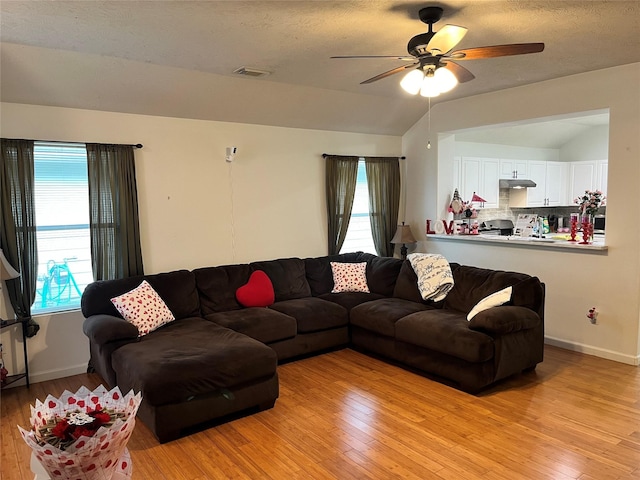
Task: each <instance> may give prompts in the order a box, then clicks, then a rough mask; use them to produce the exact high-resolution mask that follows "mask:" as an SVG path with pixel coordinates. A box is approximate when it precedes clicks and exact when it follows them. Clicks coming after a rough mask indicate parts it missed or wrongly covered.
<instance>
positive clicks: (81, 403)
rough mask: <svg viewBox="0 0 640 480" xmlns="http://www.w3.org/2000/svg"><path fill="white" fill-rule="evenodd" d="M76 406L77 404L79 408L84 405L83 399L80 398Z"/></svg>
mask: <svg viewBox="0 0 640 480" xmlns="http://www.w3.org/2000/svg"><path fill="white" fill-rule="evenodd" d="M78 406H79V407H80V408H82V407H84V400H80V401H79V402H78Z"/></svg>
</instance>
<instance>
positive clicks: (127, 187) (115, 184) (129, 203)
mask: <svg viewBox="0 0 640 480" xmlns="http://www.w3.org/2000/svg"><path fill="white" fill-rule="evenodd" d="M87 161H88V174H89V229H90V233H91V262H92V265H93V276H94V279H95V280H112V279H116V278H124V277H130V276H134V275H142V274H143V273H144V271H143V267H142V251H141V247H140V223H139V219H138V192H137V187H136V170H135V162H134V155H133V147H132V146H130V145H99V144H87Z"/></svg>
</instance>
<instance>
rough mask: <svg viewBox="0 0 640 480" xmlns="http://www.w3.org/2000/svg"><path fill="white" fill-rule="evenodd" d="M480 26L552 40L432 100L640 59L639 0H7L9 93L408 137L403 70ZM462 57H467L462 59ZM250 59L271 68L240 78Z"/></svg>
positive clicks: (483, 34)
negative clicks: (438, 34)
mask: <svg viewBox="0 0 640 480" xmlns="http://www.w3.org/2000/svg"><path fill="white" fill-rule="evenodd" d="M427 5H439V6H442V7H443V8H444V10H445V13H444V17H443V19H442V20H441V21H440V22H438V23H437V24H436V25H435V28H434V29H435V30H439V29H440V28H441V27H442V26H443V25H445V24H447V23H449V24H455V25H461V26H465V27H467V28H468V29H469V32H468V34H467V35H466V37H465V38H464V39H463V40H462V42H460V44H459V45H458V47H459V48H468V47H476V46H484V45H496V44H503V43H524V42H544V43H545V45H546V48H545V51H544V52H542V53H538V54H532V55H522V56H514V57H506V58H496V59H483V60H469V61H466V62H464V66H465V67H466V68H468V69H469V70H470V71H471V72H473V74H474V75H475V76H476V78H475V80H473V81H471V82H468V83H464V84H461V85H458V86H457V87H456V88H455V89H454V90H453V91H452V92H449V93H447V94H443V95H441V96H440V97H438V98H436V99H433V100H432V102H433V103H435V102H440V101H446V100H451V99H454V98H460V97H466V96H470V95H476V94H479V93H484V92H490V91H495V90H500V89H504V88H509V87H513V86H518V85H523V84H528V83H533V82H539V81H542V80H546V79H551V78H557V77H562V76H566V75H572V74H576V73H582V72H585V71H591V70H598V69H602V68H607V67H612V66H616V65H622V64H627V63H634V62H640V36H639V35H638V31H640V2H639V1H637V0H632V1H588V0H579V1H572V0H541V1H514V0H502V1H469V0H468V1H457V0H452V1H449V2H446V3H443V2H415V1H405V2H397V1H396V2H391V1H376V0H367V1H325V0H315V1H268V0H267V1H260V2H257V1H235V0H234V1H168V0H166V1H33V0H29V1H7V0H4V1H2V2H0V15H1V16H0V20H1V29H0V40H1V41H2V45H1V47H2V51H1V57H0V61H1V63H0V66H1V67H2V68H1V78H0V80H1V81H2V85H1V90H0V95H1V97H0V98H1V99H2V101H5V102H17V103H33V104H42V105H56V106H68V107H75V108H90V109H96V110H108V111H120V112H129V113H142V114H151V115H164V116H177V117H186V118H198V119H211V120H223V121H232V122H244V123H258V124H267V125H278V126H288V127H301V128H316V129H326V130H339V131H353V132H366V133H383V134H393V135H398V134H402V133H404V132H405V131H406V130H407V129H408V128H409V127H410V126H411V125H412V124H413V123H415V121H417V120H418V119H419V118H420V117H421V116H422V115H423V114H424V113H425V112H426V111H427V109H428V103H427V100H426V99H424V98H421V97H411V96H409V95H408V94H406V93H404V92H403V91H402V90H401V89H400V87H399V85H398V82H399V81H400V79H401V77H402V75H396V76H392V77H389V78H386V79H383V80H380V81H378V82H376V83H373V84H369V85H360V82H361V81H362V80H365V79H367V78H369V77H371V76H373V75H376V74H378V73H381V72H384V71H386V70H389V69H391V68H394V67H396V66H400V65H402V64H403V63H405V62H402V61H398V60H380V59H375V60H362V59H355V60H343V59H340V60H336V59H333V60H332V59H329V57H330V56H332V55H405V54H406V43H407V41H408V40H409V39H410V38H411V37H412V36H413V35H416V34H418V33H423V32H425V31H426V29H427V26H426V25H425V24H423V23H421V22H420V21H419V20H417V12H418V10H419V9H420V8H422V7H424V6H427ZM461 63H462V62H461ZM241 66H246V67H250V68H257V69H261V70H266V71H269V72H271V74H270V75H268V76H264V77H260V78H248V77H239V76H237V75H235V74H233V73H232V72H233V70H235V69H236V68H238V67H241Z"/></svg>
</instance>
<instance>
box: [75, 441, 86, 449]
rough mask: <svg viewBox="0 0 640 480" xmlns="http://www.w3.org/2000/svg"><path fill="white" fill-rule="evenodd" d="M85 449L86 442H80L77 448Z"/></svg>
mask: <svg viewBox="0 0 640 480" xmlns="http://www.w3.org/2000/svg"><path fill="white" fill-rule="evenodd" d="M82 447H84V440H83V441H81V442H78V444H77V445H76V448H82Z"/></svg>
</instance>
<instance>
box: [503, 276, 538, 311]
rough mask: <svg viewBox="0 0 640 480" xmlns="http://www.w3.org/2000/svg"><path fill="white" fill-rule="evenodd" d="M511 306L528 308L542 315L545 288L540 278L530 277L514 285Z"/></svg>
mask: <svg viewBox="0 0 640 480" xmlns="http://www.w3.org/2000/svg"><path fill="white" fill-rule="evenodd" d="M509 304H510V305H515V306H517V307H526V308H529V309H531V310H533V311H534V312H538V313H539V314H540V315H542V314H543V313H544V312H543V311H542V310H543V309H542V306H543V304H544V287H543V286H542V283H541V282H540V279H539V278H538V277H529V278H527V279H526V280H522V281H521V282H519V283H516V284H514V285H513V292H512V293H511V302H509Z"/></svg>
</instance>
